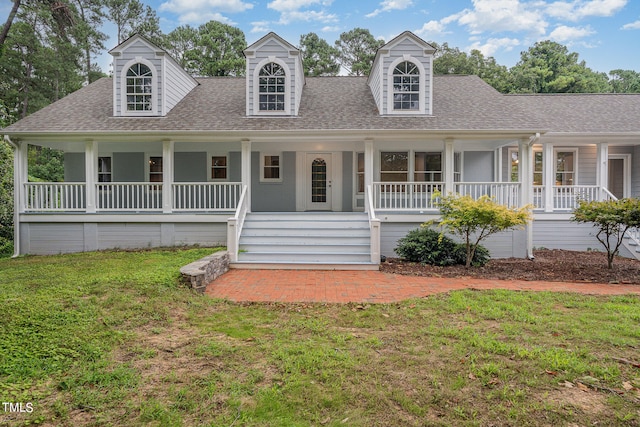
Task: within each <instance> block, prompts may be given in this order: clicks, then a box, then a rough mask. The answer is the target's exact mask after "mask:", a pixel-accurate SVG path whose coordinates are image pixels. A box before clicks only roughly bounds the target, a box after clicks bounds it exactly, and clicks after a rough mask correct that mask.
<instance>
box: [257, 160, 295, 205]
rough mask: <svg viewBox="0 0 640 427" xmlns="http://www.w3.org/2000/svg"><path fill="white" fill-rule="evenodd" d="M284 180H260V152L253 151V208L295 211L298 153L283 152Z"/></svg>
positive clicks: (282, 170) (281, 170) (282, 171)
mask: <svg viewBox="0 0 640 427" xmlns="http://www.w3.org/2000/svg"><path fill="white" fill-rule="evenodd" d="M282 157H283V158H282V166H281V169H280V172H281V173H282V182H260V153H258V152H253V153H251V210H253V211H254V212H295V210H296V153H295V152H292V151H285V152H284V153H282Z"/></svg>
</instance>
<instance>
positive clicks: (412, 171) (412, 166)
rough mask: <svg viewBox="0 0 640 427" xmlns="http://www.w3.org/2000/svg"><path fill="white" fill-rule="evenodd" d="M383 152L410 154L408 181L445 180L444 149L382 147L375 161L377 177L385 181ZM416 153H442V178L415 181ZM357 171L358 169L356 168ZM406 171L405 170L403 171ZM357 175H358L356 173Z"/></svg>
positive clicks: (378, 179) (379, 180) (380, 180)
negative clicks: (383, 177)
mask: <svg viewBox="0 0 640 427" xmlns="http://www.w3.org/2000/svg"><path fill="white" fill-rule="evenodd" d="M382 153H407V156H408V159H407V161H408V165H407V171H406V173H407V182H426V183H429V182H444V175H445V167H446V165H445V159H444V157H445V152H444V150H440V151H439V150H437V149H433V150H427V149H422V148H419V149H404V148H398V149H393V148H392V149H381V150H378V154H377V156H376V159H375V162H376V179H377V181H378V182H383V181H382V174H383V173H385V172H386V171H383V170H382ZM416 153H440V155H441V156H442V157H441V162H442V165H441V166H442V170H441V171H440V173H441V174H442V180H441V181H415V176H416ZM456 153H460V163H461V164H460V169H462V160H463V159H462V152H458V151H456ZM357 165H358V164H357V159H356V167H357ZM356 172H357V170H356ZM418 172H424V171H418ZM400 173H401V172H398V174H400ZM403 173H404V172H403ZM460 174H461V176H462V170H461V171H460ZM356 176H357V175H356ZM385 182H399V181H385Z"/></svg>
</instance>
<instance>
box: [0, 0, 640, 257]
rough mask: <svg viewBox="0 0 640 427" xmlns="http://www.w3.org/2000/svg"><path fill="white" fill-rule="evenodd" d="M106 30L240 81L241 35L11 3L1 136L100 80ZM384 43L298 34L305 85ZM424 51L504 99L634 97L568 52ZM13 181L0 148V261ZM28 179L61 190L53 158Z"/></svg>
mask: <svg viewBox="0 0 640 427" xmlns="http://www.w3.org/2000/svg"><path fill="white" fill-rule="evenodd" d="M107 22H111V23H112V24H114V25H115V27H116V32H117V40H118V43H120V42H122V41H124V40H126V39H127V38H128V37H129V36H131V35H132V34H134V33H139V34H141V35H143V36H145V37H146V38H148V39H150V40H151V41H153V42H154V43H156V44H157V45H159V46H161V47H162V48H164V49H165V50H167V51H168V52H169V53H170V54H171V55H172V57H173V58H174V59H175V60H176V61H177V62H178V63H179V64H180V65H181V66H182V67H184V69H185V70H187V71H188V72H189V73H191V74H192V75H194V76H203V77H205V76H243V75H244V72H245V60H244V56H243V53H242V51H243V50H244V49H245V48H246V47H247V42H246V39H245V35H244V33H243V32H242V30H240V29H238V28H235V27H232V26H229V25H226V24H223V23H220V22H217V21H210V22H207V23H205V24H203V25H200V26H198V27H192V26H189V25H184V26H180V27H177V28H176V29H174V30H173V31H171V32H169V33H168V34H164V33H163V32H162V31H161V29H160V20H159V18H158V16H157V14H156V12H155V10H153V9H152V8H151V7H149V6H146V5H144V4H142V3H141V2H140V0H13V7H12V9H11V11H10V13H9V16H8V17H7V20H6V21H5V23H4V24H3V25H2V27H0V75H1V76H2V78H1V79H0V134H1V128H3V127H5V126H8V125H10V124H11V123H13V122H15V121H17V120H19V119H21V118H23V117H25V116H27V115H29V114H31V113H33V112H35V111H37V110H39V109H41V108H43V107H45V106H46V105H48V104H50V103H52V102H54V101H56V100H58V99H60V98H62V97H64V96H66V95H68V94H70V93H72V92H74V91H76V90H78V89H80V88H81V87H82V86H83V85H86V84H89V83H91V82H94V81H95V80H97V79H99V78H101V77H104V76H106V75H107V74H106V73H105V71H108V70H102V69H100V67H99V66H98V65H97V64H96V58H97V57H98V56H99V55H101V54H102V53H103V52H104V51H105V50H106V49H107V46H105V42H106V40H107V39H108V36H107V34H105V33H104V32H103V25H104V24H105V23H107ZM383 44H384V42H383V41H381V40H379V39H376V38H375V37H374V36H373V35H372V34H371V32H370V31H369V30H367V29H363V28H355V29H353V30H350V31H346V32H344V33H342V34H340V36H339V38H338V40H336V41H335V42H334V43H333V44H331V43H329V42H327V41H326V40H324V39H322V38H321V37H319V36H318V35H317V34H315V33H308V34H304V35H302V36H301V37H300V40H299V42H298V47H299V48H300V50H301V51H302V54H303V56H302V57H303V64H304V70H305V73H306V75H308V76H335V75H339V74H348V75H353V76H365V75H368V73H369V70H370V69H371V65H372V63H373V60H374V58H375V54H376V51H377V49H378V48H379V47H380V46H382V45H383ZM432 44H433V46H434V47H436V48H437V51H436V55H435V58H434V63H433V67H434V73H436V74H473V75H478V76H480V77H481V78H482V79H484V80H485V81H487V82H488V83H489V84H490V85H491V86H493V87H494V88H496V89H497V90H498V91H500V92H503V93H552V92H556V93H557V92H640V73H639V72H637V71H634V70H619V69H618V70H612V71H610V72H609V73H608V74H607V73H601V72H596V71H593V70H592V69H590V68H589V67H587V65H586V64H585V62H584V61H580V59H579V56H578V54H577V53H575V52H570V51H569V50H568V49H567V47H566V46H563V45H561V44H558V43H555V42H552V41H543V42H538V43H536V44H535V45H533V46H532V47H530V48H529V49H528V50H526V51H524V52H522V53H521V57H520V61H519V62H518V63H517V64H516V65H514V66H513V67H511V68H508V67H505V66H503V65H500V64H498V63H497V62H496V60H495V59H494V58H493V57H485V56H484V55H483V54H482V53H481V52H480V51H478V50H472V51H471V52H468V53H467V52H464V51H461V50H460V49H459V48H457V47H450V46H449V45H448V44H447V43H443V44H442V45H438V44H436V43H432ZM109 47H112V46H109ZM12 174H13V167H12V154H11V149H10V147H9V146H8V145H7V144H6V143H5V142H4V141H2V142H0V252H3V251H4V252H7V251H10V250H11V249H10V245H8V244H7V241H8V240H10V239H11V238H12V235H13V231H12V218H13V213H12V205H13V193H12V192H13V186H12V179H13V178H12ZM29 174H30V179H31V180H45V181H61V180H62V179H63V172H62V154H61V153H59V152H56V151H54V150H48V149H44V148H37V147H31V148H30V153H29Z"/></svg>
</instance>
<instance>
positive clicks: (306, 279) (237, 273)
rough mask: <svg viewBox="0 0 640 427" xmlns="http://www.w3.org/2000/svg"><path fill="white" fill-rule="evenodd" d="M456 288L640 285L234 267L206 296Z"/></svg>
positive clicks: (392, 295)
mask: <svg viewBox="0 0 640 427" xmlns="http://www.w3.org/2000/svg"><path fill="white" fill-rule="evenodd" d="M458 289H510V290H518V291H553V292H579V293H584V294H593V295H625V294H635V295H640V286H639V285H614V284H594V283H565V282H530V281H522V280H483V279H472V278H460V279H449V278H434V277H414V276H402V275H397V274H388V273H381V272H379V271H309V270H231V271H229V272H228V273H226V274H224V275H223V276H221V277H220V278H218V279H217V280H216V281H215V282H213V283H211V284H209V286H207V289H206V291H205V294H206V295H208V296H210V297H212V298H222V299H228V300H231V301H239V302H240V301H263V302H325V303H347V302H369V303H385V302H394V301H402V300H406V299H409V298H420V297H424V296H427V295H433V294H436V293H440V292H448V291H453V290H458Z"/></svg>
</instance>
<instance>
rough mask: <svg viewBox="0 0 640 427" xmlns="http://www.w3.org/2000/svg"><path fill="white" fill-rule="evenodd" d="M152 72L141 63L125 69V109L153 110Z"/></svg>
mask: <svg viewBox="0 0 640 427" xmlns="http://www.w3.org/2000/svg"><path fill="white" fill-rule="evenodd" d="M152 82H153V73H152V72H151V69H150V68H149V67H148V66H146V65H144V64H141V63H137V64H133V66H131V67H130V68H129V70H127V111H153V104H152V95H153V83H152Z"/></svg>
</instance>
